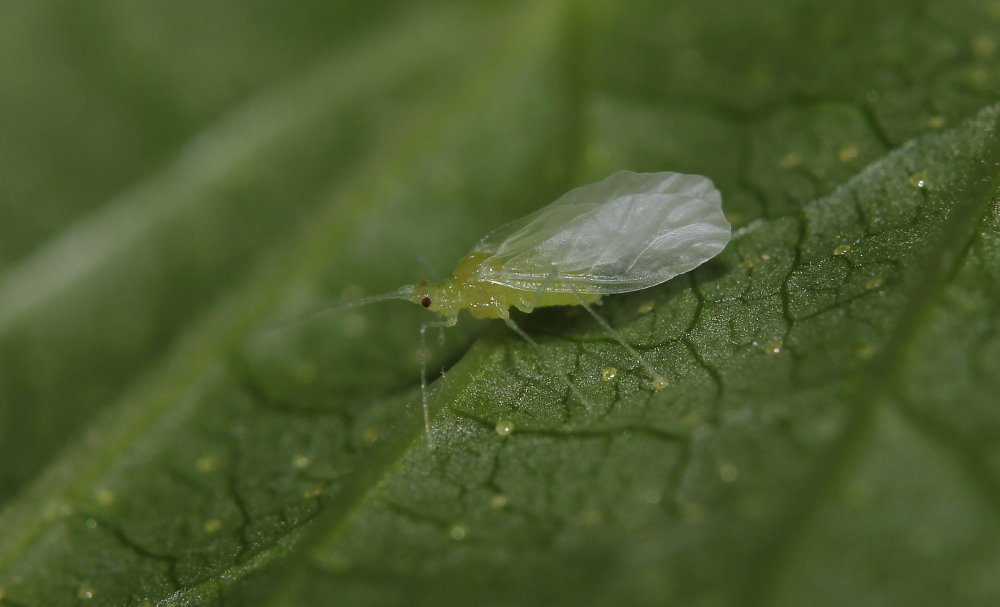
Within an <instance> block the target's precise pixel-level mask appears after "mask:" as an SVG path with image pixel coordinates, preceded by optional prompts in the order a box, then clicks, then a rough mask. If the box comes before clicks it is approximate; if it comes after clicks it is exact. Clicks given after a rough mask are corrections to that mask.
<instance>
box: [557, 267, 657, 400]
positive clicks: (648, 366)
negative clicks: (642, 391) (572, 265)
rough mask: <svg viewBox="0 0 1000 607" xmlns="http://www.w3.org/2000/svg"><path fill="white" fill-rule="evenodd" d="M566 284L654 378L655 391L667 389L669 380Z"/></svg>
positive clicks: (584, 307)
mask: <svg viewBox="0 0 1000 607" xmlns="http://www.w3.org/2000/svg"><path fill="white" fill-rule="evenodd" d="M564 284H565V285H566V287H567V288H569V290H570V291H571V292H572V293H573V296H574V297H576V300H577V302H579V304H580V305H581V306H583V309H584V310H586V311H587V312H588V313H589V314H590V315H591V316H593V317H594V320H596V321H597V322H598V324H600V325H601V327H602V328H603V329H604V330H605V331H607V332H608V334H609V335H611V337H613V338H614V340H615V341H617V342H618V344H619V345H621V346H622V347H623V348H625V349H626V350H627V351H628V353H629V354H631V355H632V356H633V357H635V359H636V360H638V361H639V364H641V365H642V367H643V368H644V369H645V370H646V373H649V376H650V377H651V378H652V382H651V383H652V386H653V389H654V390H662V389H664V388H666V387H667V378H666V377H663V376H662V375H660V374H659V373H658V372H657V371H656V369H654V368H653V365H651V364H649V361H648V360H646V358H645V357H644V356H643V355H642V354H639V352H638V351H636V349H635V348H633V347H632V346H631V345H630V344H629V343H628V342H627V341H625V338H624V337H622V335H621V333H619V332H618V331H615V330H614V328H613V327H612V326H611V325H610V324H608V321H606V320H604V318H603V317H602V316H601V315H600V314H598V313H597V312H596V311H595V310H594V308H593V307H591V305H590V304H588V303H587V302H586V301H584V299H583V298H582V297H580V294H579V293H577V292H576V289H574V288H573V285H571V284H569V283H568V282H567V283H564Z"/></svg>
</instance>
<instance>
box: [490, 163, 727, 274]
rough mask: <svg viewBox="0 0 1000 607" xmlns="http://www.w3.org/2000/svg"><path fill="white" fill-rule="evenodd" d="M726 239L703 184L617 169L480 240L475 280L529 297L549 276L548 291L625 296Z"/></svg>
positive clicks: (715, 201) (708, 254)
mask: <svg viewBox="0 0 1000 607" xmlns="http://www.w3.org/2000/svg"><path fill="white" fill-rule="evenodd" d="M729 237H730V226H729V222H728V221H726V218H725V216H724V215H723V214H722V195H721V194H720V193H719V191H718V190H717V189H715V186H714V185H713V184H712V181H711V180H710V179H708V178H706V177H702V176H699V175H682V174H680V173H632V172H629V171H619V172H618V173H615V174H613V175H611V176H610V177H608V178H607V179H605V180H604V181H601V182H598V183H594V184H591V185H586V186H583V187H580V188H576V189H575V190H571V191H569V192H567V193H566V194H565V195H563V196H562V197H561V198H559V200H556V201H555V202H553V203H552V204H550V205H548V206H547V207H545V208H543V209H541V210H539V211H537V212H535V213H533V214H531V215H528V216H527V217H524V218H523V219H520V220H518V221H515V222H513V223H510V224H507V225H505V226H503V227H501V228H499V229H497V230H496V231H494V232H492V233H490V234H488V235H487V236H486V237H485V238H483V239H482V240H481V241H480V242H479V244H478V245H477V246H476V248H475V249H474V250H475V251H482V252H487V253H490V254H492V257H490V258H489V259H487V260H486V261H485V262H484V263H483V264H482V266H481V268H480V270H479V273H478V274H477V280H482V281H485V282H491V283H494V284H500V285H505V286H508V287H512V288H516V289H522V290H526V291H534V290H537V289H538V288H539V287H540V286H541V284H542V283H543V282H544V281H545V280H546V279H548V278H549V277H550V276H552V275H553V273H555V274H557V275H558V277H559V280H556V281H554V282H552V283H551V285H550V286H549V287H547V289H548V290H550V291H554V292H562V293H568V292H570V289H571V288H572V289H573V290H576V291H577V292H579V293H595V294H611V293H625V292H628V291H635V290H639V289H645V288H647V287H651V286H653V285H657V284H660V283H661V282H664V281H666V280H669V279H671V278H673V277H674V276H677V275H678V274H683V273H684V272H688V271H690V270H693V269H694V268H696V267H698V266H699V265H701V264H702V263H704V262H706V261H708V260H709V259H711V258H712V257H715V256H716V255H718V254H719V252H720V251H722V249H723V248H724V247H725V246H726V243H728V242H729Z"/></svg>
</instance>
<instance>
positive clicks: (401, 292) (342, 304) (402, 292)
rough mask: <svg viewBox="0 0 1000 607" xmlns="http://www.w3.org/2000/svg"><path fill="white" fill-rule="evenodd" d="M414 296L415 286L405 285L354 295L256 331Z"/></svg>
mask: <svg viewBox="0 0 1000 607" xmlns="http://www.w3.org/2000/svg"><path fill="white" fill-rule="evenodd" d="M412 298H413V287H411V286H405V287H400V288H399V289H397V290H396V291H392V292H389V293H380V294H378V295H366V296H363V297H352V298H350V299H344V300H342V301H337V302H334V303H332V304H329V305H325V306H323V307H320V308H316V309H314V310H309V311H308V312H303V313H302V314H298V315H296V316H292V317H291V318H285V319H284V320H281V321H278V322H276V323H273V324H270V325H266V326H264V327H263V328H261V329H259V330H258V331H256V332H255V333H256V334H260V333H269V332H271V331H276V330H278V329H284V328H285V327H288V326H290V325H294V324H296V323H299V322H302V321H303V320H308V319H310V318H313V317H316V316H319V315H321V314H329V313H331V312H336V311H338V310H345V309H349V308H357V307H360V306H367V305H368V304H373V303H377V302H380V301H387V300H390V299H404V300H406V301H410V300H411V299H412Z"/></svg>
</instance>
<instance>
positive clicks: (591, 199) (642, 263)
mask: <svg viewBox="0 0 1000 607" xmlns="http://www.w3.org/2000/svg"><path fill="white" fill-rule="evenodd" d="M730 235H731V228H730V225H729V222H728V221H726V218H725V216H724V215H723V213H722V195H721V194H720V193H719V191H718V190H717V189H716V188H715V186H714V185H713V184H712V181H711V180H710V179H708V178H707V177H702V176H700V175H684V174H680V173H670V172H664V173H632V172H630V171H619V172H617V173H614V174H613V175H611V176H609V177H607V178H606V179H604V180H603V181H600V182H598V183H593V184H590V185H585V186H582V187H579V188H576V189H573V190H570V191H569V192H567V193H566V194H564V195H563V196H562V197H560V198H559V199H558V200H556V201H555V202H553V203H552V204H550V205H548V206H546V207H544V208H542V209H540V210H538V211H536V212H535V213H532V214H530V215H528V216H527V217H524V218H522V219H519V220H517V221H514V222H511V223H509V224H506V225H504V226H502V227H500V228H498V229H496V230H494V231H493V232H491V233H489V234H487V235H486V236H485V237H484V238H483V239H482V240H480V241H479V243H478V244H477V245H476V246H475V248H473V250H472V252H470V253H469V254H468V255H466V256H465V257H464V258H463V259H462V260H461V261H460V262H459V263H458V267H457V268H456V269H455V272H454V274H453V276H452V277H451V278H449V279H447V280H444V281H443V282H440V283H438V284H431V283H429V282H426V281H425V282H421V283H419V284H416V285H407V286H404V287H401V288H400V289H399V290H398V291H395V292H392V293H386V294H383V295H374V296H371V297H363V298H359V299H357V300H352V301H348V302H344V304H345V305H349V306H352V307H353V306H355V305H364V304H367V303H371V302H375V301H383V300H386V299H405V300H408V301H412V302H414V303H417V304H420V305H421V306H423V307H425V308H427V309H429V310H431V311H433V312H437V313H438V314H440V315H441V316H443V319H442V320H438V321H432V322H427V323H424V324H423V325H421V327H420V345H421V352H422V353H424V354H423V355H422V359H421V363H422V364H421V372H420V385H421V399H422V405H423V413H424V425H425V430H426V434H427V444H428V446H429V447H433V439H432V435H431V424H430V412H429V409H428V402H427V364H426V332H427V329H429V328H435V327H450V326H453V325H455V323H456V322H458V314H459V312H460V311H461V310H463V309H466V310H468V311H469V312H470V313H471V314H472V316H474V317H477V318H499V319H502V320H503V321H504V322H505V323H506V324H507V326H509V327H510V328H511V329H512V330H513V331H514V332H516V333H517V334H518V335H520V336H521V338H523V339H524V340H525V341H527V342H528V343H529V344H530V345H531V347H532V348H533V349H534V350H535V352H537V353H538V354H539V356H540V357H541V358H542V359H543V360H544V361H545V362H546V364H547V366H548V367H550V368H551V369H552V370H553V371H554V372H555V373H556V374H558V375H559V376H560V377H561V379H562V380H563V381H564V382H565V384H566V385H567V386H568V387H569V389H570V390H571V391H572V393H573V394H574V395H575V396H576V397H577V398H578V399H580V401H581V402H583V403H584V405H586V406H587V407H588V408H590V405H589V403H588V401H587V399H586V398H584V396H583V395H582V394H581V393H580V391H579V389H577V388H576V387H575V386H574V385H573V383H572V382H571V381H570V380H569V378H568V377H567V376H566V375H565V374H564V373H563V372H562V371H560V370H559V367H558V365H555V364H553V362H552V361H550V360H548V359H547V358H546V355H545V353H544V351H543V350H542V348H541V347H540V346H539V345H538V344H537V343H536V342H535V340H533V339H532V338H531V336H530V335H528V334H527V333H526V332H525V331H524V330H523V329H521V328H520V327H519V326H518V325H517V324H516V323H515V322H514V321H513V320H512V319H511V317H510V309H511V308H517V309H518V310H521V311H524V312H531V311H532V310H534V309H536V308H540V307H545V306H565V305H580V306H583V308H584V309H586V310H587V312H588V313H590V315H591V316H593V317H594V318H595V319H596V320H597V322H598V323H599V324H600V325H601V326H602V327H603V328H604V330H605V331H607V332H608V334H610V335H611V336H612V337H613V338H614V339H615V341H617V342H618V343H619V344H620V345H622V346H623V347H624V348H625V349H626V350H627V351H628V352H629V353H630V354H631V355H632V356H633V357H635V359H636V360H637V361H639V363H640V364H641V365H642V367H643V368H644V369H645V370H646V372H647V373H649V375H650V377H651V386H652V387H653V388H654V389H663V388H665V387H666V385H667V381H666V379H665V378H664V377H663V376H662V375H660V374H659V373H658V372H657V371H656V370H655V369H654V368H653V366H652V365H651V364H650V363H649V362H648V361H647V360H646V359H645V358H644V357H643V356H641V355H640V354H639V353H638V352H637V351H636V350H635V348H633V347H632V346H630V345H629V344H628V342H626V341H625V339H624V338H623V337H622V336H621V335H620V334H619V333H618V332H617V331H615V330H614V329H613V328H612V327H611V325H609V324H608V322H607V321H606V320H604V319H603V318H602V317H601V316H600V315H599V314H597V312H595V311H594V309H593V306H592V304H594V303H597V302H598V301H599V300H600V298H601V297H602V296H604V295H611V294H615V293H627V292H630V291H637V290H640V289H646V288H649V287H652V286H654V285H658V284H660V283H662V282H665V281H667V280H670V279H671V278H673V277H675V276H677V275H679V274H683V273H684V272H688V271H690V270H693V269H694V268H696V267H698V266H699V265H701V264H703V263H704V262H706V261H708V260H709V259H711V258H713V257H715V256H716V255H718V254H719V252H721V251H722V249H723V248H725V246H726V244H727V243H728V242H729V238H730ZM336 307H341V306H336Z"/></svg>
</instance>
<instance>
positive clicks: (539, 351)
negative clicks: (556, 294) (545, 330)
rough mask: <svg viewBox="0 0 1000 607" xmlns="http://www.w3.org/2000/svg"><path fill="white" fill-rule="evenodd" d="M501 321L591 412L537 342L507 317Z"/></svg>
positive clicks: (582, 397)
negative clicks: (529, 346) (524, 342)
mask: <svg viewBox="0 0 1000 607" xmlns="http://www.w3.org/2000/svg"><path fill="white" fill-rule="evenodd" d="M503 321H504V323H506V324H507V326H508V327H510V328H511V329H512V330H513V331H514V332H515V333H517V334H518V335H520V336H521V338H522V339H524V341H526V342H528V344H529V345H531V347H532V349H534V351H535V353H536V354H538V356H539V358H541V359H542V360H543V361H545V365H546V366H547V367H548V368H549V369H552V371H554V372H555V374H556V375H558V376H559V378H560V379H562V381H563V383H564V384H566V385H567V386H569V389H570V391H571V392H572V393H573V396H576V397H577V398H578V399H580V402H582V403H583V406H585V407H586V408H587V411H591V410H593V406H591V404H590V401H589V400H587V399H586V398H584V396H583V394H581V393H580V390H578V389H577V387H576V386H574V385H573V382H571V381H570V380H569V377H567V376H566V374H565V373H563V371H562V369H560V368H559V367H558V366H557V365H556V363H555V361H554V360H552V359H550V358H549V357H548V356H546V355H545V351H544V350H542V347H541V346H539V345H538V342H536V341H535V340H533V339H531V336H530V335H528V334H527V333H525V332H524V329H522V328H521V327H519V326H517V323H515V322H514V321H513V320H512V319H511V318H510V317H509V316H505V317H504V319H503Z"/></svg>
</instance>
